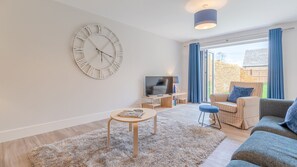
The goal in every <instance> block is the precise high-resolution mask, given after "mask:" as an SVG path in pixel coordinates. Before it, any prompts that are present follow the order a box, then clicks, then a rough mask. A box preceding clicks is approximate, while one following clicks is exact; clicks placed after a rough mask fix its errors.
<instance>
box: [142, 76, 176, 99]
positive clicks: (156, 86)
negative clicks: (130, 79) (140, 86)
mask: <svg viewBox="0 0 297 167" xmlns="http://www.w3.org/2000/svg"><path fill="white" fill-rule="evenodd" d="M172 93H173V76H146V77H145V95H146V96H150V95H163V94H172Z"/></svg>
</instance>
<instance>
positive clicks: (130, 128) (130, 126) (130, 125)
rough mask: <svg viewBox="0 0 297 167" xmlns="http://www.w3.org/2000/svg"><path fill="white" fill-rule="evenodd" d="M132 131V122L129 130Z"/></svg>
mask: <svg viewBox="0 0 297 167" xmlns="http://www.w3.org/2000/svg"><path fill="white" fill-rule="evenodd" d="M131 131H132V123H129V132H131Z"/></svg>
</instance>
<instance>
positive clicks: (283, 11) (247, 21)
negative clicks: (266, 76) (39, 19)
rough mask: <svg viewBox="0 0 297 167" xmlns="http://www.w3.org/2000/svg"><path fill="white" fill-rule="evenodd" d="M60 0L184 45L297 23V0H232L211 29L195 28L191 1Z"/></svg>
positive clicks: (221, 10) (221, 11)
mask: <svg viewBox="0 0 297 167" xmlns="http://www.w3.org/2000/svg"><path fill="white" fill-rule="evenodd" d="M56 1H58V2H61V3H64V4H67V5H70V6H73V7H76V8H79V9H82V10H85V11H88V12H91V13H94V14H97V15H100V16H104V17H106V18H109V19H112V20H115V21H118V22H122V23H125V24H128V25H130V26H133V27H136V28H139V29H142V30H145V31H149V32H152V33H155V34H158V35H160V36H163V37H167V38H170V39H174V40H177V41H181V42H185V41H189V40H193V39H201V38H207V37H213V36H217V35H223V34H228V33H233V32H238V31H244V30H249V29H255V28H260V27H266V26H273V25H276V24H281V23H287V22H292V21H297V0H228V1H227V3H226V5H225V6H224V7H222V8H221V9H218V26H217V27H215V28H214V29H210V30H195V29H194V28H193V17H194V16H193V14H192V13H189V12H187V11H186V9H185V6H186V3H187V2H188V0H56ZM210 1H214V0H210ZM217 1H220V0H217Z"/></svg>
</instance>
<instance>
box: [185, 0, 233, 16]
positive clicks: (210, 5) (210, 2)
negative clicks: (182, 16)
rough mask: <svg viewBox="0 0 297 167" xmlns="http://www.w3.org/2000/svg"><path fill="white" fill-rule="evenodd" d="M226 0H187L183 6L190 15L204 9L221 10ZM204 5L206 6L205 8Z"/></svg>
mask: <svg viewBox="0 0 297 167" xmlns="http://www.w3.org/2000/svg"><path fill="white" fill-rule="evenodd" d="M227 1H228V0H189V1H188V2H187V4H186V6H185V8H186V10H187V11H188V12H190V13H196V12H197V11H200V10H204V9H216V10H218V9H221V8H222V7H224V6H225V5H226V3H227ZM205 5H207V6H206V7H205Z"/></svg>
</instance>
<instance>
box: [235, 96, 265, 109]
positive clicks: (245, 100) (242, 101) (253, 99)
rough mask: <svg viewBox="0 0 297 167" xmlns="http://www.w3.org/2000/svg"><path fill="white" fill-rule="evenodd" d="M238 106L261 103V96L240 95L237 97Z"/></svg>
mask: <svg viewBox="0 0 297 167" xmlns="http://www.w3.org/2000/svg"><path fill="white" fill-rule="evenodd" d="M236 103H237V106H242V107H245V106H257V108H259V105H260V97H258V96H249V97H240V98H238V99H237V102H236Z"/></svg>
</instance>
